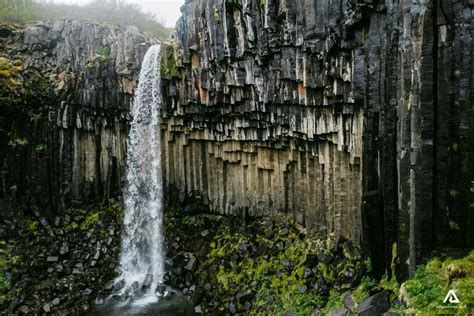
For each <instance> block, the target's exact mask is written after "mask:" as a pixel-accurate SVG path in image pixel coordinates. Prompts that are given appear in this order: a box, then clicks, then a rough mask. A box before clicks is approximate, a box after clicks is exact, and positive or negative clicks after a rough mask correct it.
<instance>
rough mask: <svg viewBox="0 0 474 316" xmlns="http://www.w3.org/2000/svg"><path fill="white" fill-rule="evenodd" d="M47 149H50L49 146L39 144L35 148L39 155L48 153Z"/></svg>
mask: <svg viewBox="0 0 474 316" xmlns="http://www.w3.org/2000/svg"><path fill="white" fill-rule="evenodd" d="M47 149H48V145H46V144H38V145H36V147H35V151H36V152H37V153H38V154H40V153H44V152H46V150H47Z"/></svg>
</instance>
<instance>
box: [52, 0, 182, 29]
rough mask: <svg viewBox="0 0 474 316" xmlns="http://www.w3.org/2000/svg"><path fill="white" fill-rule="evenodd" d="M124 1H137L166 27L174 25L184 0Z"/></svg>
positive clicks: (71, 0) (61, 0)
mask: <svg viewBox="0 0 474 316" xmlns="http://www.w3.org/2000/svg"><path fill="white" fill-rule="evenodd" d="M54 2H56V3H68V4H85V3H88V2H89V0H55V1H54ZM126 2H133V3H138V4H140V5H141V7H142V8H143V11H149V12H152V13H154V14H155V15H156V17H157V18H158V20H159V21H160V22H164V23H165V25H166V26H168V27H174V26H175V24H176V21H178V18H179V17H180V15H181V11H179V8H181V6H182V5H183V4H184V0H126Z"/></svg>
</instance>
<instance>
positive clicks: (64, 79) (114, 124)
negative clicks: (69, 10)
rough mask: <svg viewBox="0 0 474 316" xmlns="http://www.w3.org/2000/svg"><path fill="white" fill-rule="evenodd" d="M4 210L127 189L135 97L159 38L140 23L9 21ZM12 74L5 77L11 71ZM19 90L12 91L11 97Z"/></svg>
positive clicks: (1, 159) (46, 206)
mask: <svg viewBox="0 0 474 316" xmlns="http://www.w3.org/2000/svg"><path fill="white" fill-rule="evenodd" d="M0 36H1V37H0V44H1V47H2V50H1V57H2V58H3V59H2V61H3V62H5V63H10V62H14V63H17V64H18V65H19V67H20V68H21V69H22V71H21V73H19V74H18V75H17V76H12V78H7V79H12V80H14V81H11V82H10V81H7V83H6V84H5V82H2V83H3V84H4V85H2V90H1V93H0V98H1V100H2V104H1V107H2V119H1V128H0V131H1V133H0V148H1V150H0V163H1V164H0V169H1V171H2V173H1V182H0V188H1V189H0V210H1V211H2V212H1V213H2V214H4V213H5V212H6V213H8V211H9V210H12V209H15V208H16V207H18V206H24V207H27V208H31V207H33V206H34V207H38V208H40V209H41V210H42V211H43V212H46V213H49V214H51V213H54V210H60V209H64V208H65V207H71V206H82V205H84V204H89V203H93V202H97V201H103V200H106V199H108V198H110V197H114V196H117V195H120V192H121V191H120V189H121V186H122V180H121V179H122V175H123V173H124V168H125V152H126V148H125V146H126V144H125V141H126V135H127V131H126V129H127V121H128V110H129V104H130V100H131V98H132V95H133V89H134V86H135V82H136V80H137V76H138V72H139V69H140V63H141V60H142V59H143V56H144V54H145V52H146V50H147V49H148V47H149V46H150V40H149V39H148V38H146V37H145V36H144V35H142V34H140V33H139V31H138V30H137V28H135V27H121V28H119V27H113V26H110V25H107V26H105V25H100V24H94V23H86V22H77V21H65V20H58V21H54V22H50V23H38V24H36V25H34V26H28V27H21V28H17V27H15V26H13V25H2V26H1V32H0ZM5 78H6V77H5ZM11 94H13V95H14V97H12V95H11Z"/></svg>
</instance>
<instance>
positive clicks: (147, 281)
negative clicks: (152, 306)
mask: <svg viewBox="0 0 474 316" xmlns="http://www.w3.org/2000/svg"><path fill="white" fill-rule="evenodd" d="M152 281H153V276H152V275H151V274H150V273H147V274H146V276H145V279H144V280H143V283H142V289H148V288H150V286H151V282H152Z"/></svg>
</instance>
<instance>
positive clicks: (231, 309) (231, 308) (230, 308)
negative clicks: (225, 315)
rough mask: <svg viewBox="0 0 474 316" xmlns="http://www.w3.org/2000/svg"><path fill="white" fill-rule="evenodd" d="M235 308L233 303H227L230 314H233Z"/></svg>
mask: <svg viewBox="0 0 474 316" xmlns="http://www.w3.org/2000/svg"><path fill="white" fill-rule="evenodd" d="M236 311H237V310H236V309H235V305H234V303H230V304H229V312H231V313H232V314H235V312H236Z"/></svg>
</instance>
